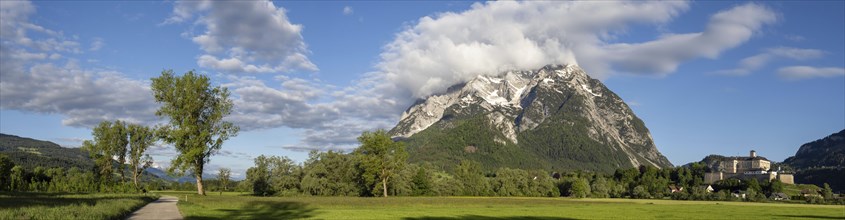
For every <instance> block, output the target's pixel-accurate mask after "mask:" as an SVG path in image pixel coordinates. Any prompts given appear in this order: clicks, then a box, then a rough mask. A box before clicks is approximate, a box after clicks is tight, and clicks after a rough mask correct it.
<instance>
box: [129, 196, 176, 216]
mask: <svg viewBox="0 0 845 220" xmlns="http://www.w3.org/2000/svg"><path fill="white" fill-rule="evenodd" d="M178 201H179V198H176V197H173V196H161V198H158V200H156V201H153V202H151V203H150V204H147V205H146V206H144V207H142V208H141V209H138V211H135V212H133V213H132V214H130V215H129V217H127V218H126V219H128V220H140V219H179V220H181V219H182V214H180V213H179V208H177V207H176V202H178Z"/></svg>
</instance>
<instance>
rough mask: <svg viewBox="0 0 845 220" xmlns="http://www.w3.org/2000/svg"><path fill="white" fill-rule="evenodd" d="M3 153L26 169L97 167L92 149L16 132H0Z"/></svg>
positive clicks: (150, 170) (163, 175)
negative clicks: (74, 146) (90, 155)
mask: <svg viewBox="0 0 845 220" xmlns="http://www.w3.org/2000/svg"><path fill="white" fill-rule="evenodd" d="M0 154H6V155H8V156H9V158H10V159H11V160H12V162H13V163H15V164H18V165H21V166H23V167H24V168H25V169H28V170H33V169H35V167H38V166H41V167H44V168H53V167H60V168H64V169H70V168H71V167H77V168H80V169H82V170H91V169H93V168H94V162H93V160H91V158H90V157H89V155H88V152H85V151H83V150H82V149H80V148H66V147H62V146H60V145H58V144H56V143H53V142H50V141H42V140H36V139H32V138H26V137H19V136H15V135H8V134H0ZM145 171H146V173H148V174H151V175H153V176H156V177H158V178H160V179H163V180H167V181H174V182H180V183H184V182H193V181H196V180H195V179H194V176H193V174H192V173H186V174H185V175H184V176H181V177H173V176H170V175H168V174H167V172H165V171H163V170H161V169H158V168H154V167H149V168H147V169H146V170H145ZM203 178H217V176H216V175H213V174H203Z"/></svg>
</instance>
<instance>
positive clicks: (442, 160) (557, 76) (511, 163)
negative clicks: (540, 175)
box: [389, 65, 672, 172]
mask: <svg viewBox="0 0 845 220" xmlns="http://www.w3.org/2000/svg"><path fill="white" fill-rule="evenodd" d="M389 133H390V134H391V135H392V136H394V138H396V139H398V140H401V141H404V142H406V143H407V144H408V151H409V153H410V154H411V155H410V160H411V162H431V163H434V164H438V165H441V166H443V167H444V168H447V169H448V168H450V167H453V166H454V165H456V164H457V163H458V162H459V161H460V160H462V159H471V160H476V161H479V162H481V163H482V166H484V167H485V168H487V169H497V168H499V167H511V168H541V169H547V170H592V171H604V172H612V171H613V170H615V169H617V168H628V167H636V166H639V165H650V166H656V167H671V166H672V164H671V163H670V162H669V160H668V159H666V157H664V156H663V155H662V154H661V153H660V152H659V151H658V150H657V148H656V146H655V145H654V141H653V140H652V138H651V134H650V133H649V131H648V129H647V128H646V127H645V124H644V123H643V122H642V120H640V119H639V118H638V117H637V116H636V115H635V114H634V113H633V111H632V110H631V109H630V107H628V105H627V104H625V102H624V101H623V100H622V99H621V98H620V97H619V96H617V95H616V94H615V93H613V92H612V91H610V90H609V89H608V88H607V87H605V86H604V84H602V83H601V82H600V81H599V80H595V79H592V78H590V77H589V76H588V75H587V74H586V72H584V71H583V70H582V69H581V68H580V67H578V66H577V65H547V66H545V67H542V68H539V69H536V70H518V71H507V72H503V73H500V74H499V75H498V76H485V75H481V76H478V77H476V78H475V79H473V80H470V81H468V82H466V83H462V84H458V85H454V86H452V87H451V88H449V89H448V91H447V92H445V93H443V94H437V95H432V96H430V97H428V98H426V99H424V100H420V101H418V102H417V103H416V104H414V105H413V106H411V107H409V108H408V110H407V111H405V113H404V114H403V115H402V118H401V120H400V121H399V123H398V124H397V125H396V127H394V128H393V129H391V130H390V132H389Z"/></svg>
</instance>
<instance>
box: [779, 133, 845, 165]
mask: <svg viewBox="0 0 845 220" xmlns="http://www.w3.org/2000/svg"><path fill="white" fill-rule="evenodd" d="M783 162H784V163H785V164H788V165H790V166H792V167H793V168H795V169H806V168H811V167H845V129H843V130H842V131H839V132H837V133H834V134H831V135H829V136H827V137H825V138H822V139H818V140H815V141H813V142H810V143H806V144H804V145H801V147H800V148H798V152H796V153H795V156H792V157H789V158H786V160H784V161H783Z"/></svg>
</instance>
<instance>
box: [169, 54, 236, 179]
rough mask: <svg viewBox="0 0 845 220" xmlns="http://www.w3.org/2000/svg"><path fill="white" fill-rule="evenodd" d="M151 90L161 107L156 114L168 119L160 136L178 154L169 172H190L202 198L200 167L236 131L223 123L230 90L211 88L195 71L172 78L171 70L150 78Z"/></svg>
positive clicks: (229, 106)
mask: <svg viewBox="0 0 845 220" xmlns="http://www.w3.org/2000/svg"><path fill="white" fill-rule="evenodd" d="M152 90H153V96H154V97H155V100H156V102H157V103H161V104H162V105H161V107H160V108H159V109H158V111H156V115H158V116H167V117H169V118H170V124H169V125H168V126H166V127H164V132H163V133H162V134H163V135H161V136H162V137H163V140H164V141H165V142H167V143H170V144H173V145H174V146H175V147H176V150H177V151H178V152H179V155H177V156H176V158H174V159H173V161H172V162H171V167H170V171H171V172H172V171H174V170H177V169H178V170H179V171H182V172H184V171H186V170H190V171H193V173H194V176H195V177H196V180H197V194H200V195H205V190H203V185H202V173H203V168H205V165H206V164H207V163H208V162H209V161H210V160H211V156H212V155H214V154H216V153H217V152H218V151H220V148H221V147H222V146H223V141H225V140H227V139H229V138H230V137H234V136H236V135H237V134H238V131H239V128H238V127H237V126H235V125H234V124H232V123H231V122H227V121H224V120H223V117H225V116H226V115H229V114H230V113H231V112H232V106H233V104H232V100H230V99H229V90H228V89H227V88H224V87H219V86H217V87H212V86H211V82H210V80H209V78H208V77H207V76H205V75H200V74H196V73H194V71H189V72H187V73H185V74H183V75H182V76H175V75H174V74H173V71H172V70H166V71H162V73H161V76H159V77H156V78H152Z"/></svg>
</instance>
